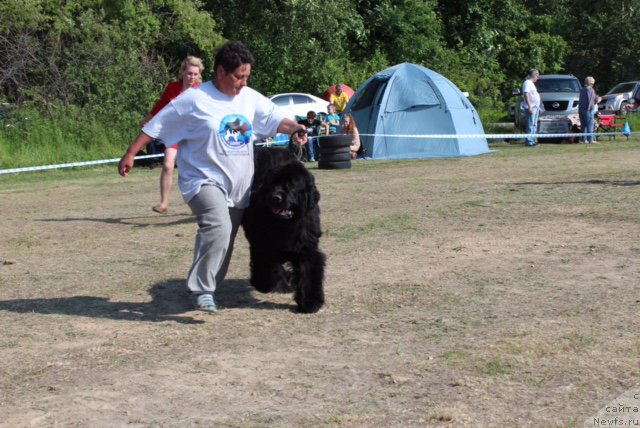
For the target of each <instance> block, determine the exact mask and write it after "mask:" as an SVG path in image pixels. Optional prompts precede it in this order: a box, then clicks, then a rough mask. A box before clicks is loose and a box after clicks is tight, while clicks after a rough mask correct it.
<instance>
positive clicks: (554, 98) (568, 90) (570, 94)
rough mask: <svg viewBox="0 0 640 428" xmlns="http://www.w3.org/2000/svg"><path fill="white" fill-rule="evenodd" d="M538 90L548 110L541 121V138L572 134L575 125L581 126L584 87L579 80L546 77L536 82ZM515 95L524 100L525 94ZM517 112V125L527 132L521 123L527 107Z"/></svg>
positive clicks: (518, 93)
mask: <svg viewBox="0 0 640 428" xmlns="http://www.w3.org/2000/svg"><path fill="white" fill-rule="evenodd" d="M536 88H537V89H538V93H539V94H540V99H541V100H542V104H543V105H544V109H545V112H544V113H542V114H540V119H539V121H538V133H539V134H564V133H568V132H572V129H573V126H574V125H580V118H579V116H578V99H579V98H580V89H581V88H582V86H581V85H580V81H579V80H578V79H577V78H576V77H575V76H573V75H571V74H542V75H540V77H539V78H538V81H537V82H536ZM513 95H520V96H521V95H522V93H521V92H520V89H518V88H516V89H514V90H513ZM515 110H516V111H515V114H516V115H515V125H516V127H517V128H520V129H522V130H524V128H525V122H524V121H523V120H521V117H522V112H523V107H522V106H521V104H517V105H516V109H515Z"/></svg>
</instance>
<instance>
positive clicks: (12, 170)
mask: <svg viewBox="0 0 640 428" xmlns="http://www.w3.org/2000/svg"><path fill="white" fill-rule="evenodd" d="M639 132H640V131H633V132H629V133H622V132H593V133H591V134H583V133H564V134H418V135H415V134H414V135H408V134H407V135H405V134H360V136H361V137H391V138H406V139H428V140H443V139H453V138H469V139H473V138H486V139H487V140H496V139H500V140H518V139H522V140H524V139H525V138H527V137H531V138H542V139H545V138H582V137H584V136H585V135H593V136H596V135H597V136H601V137H602V136H605V137H606V136H627V134H629V135H631V134H637V133H639ZM339 135H341V134H332V135H327V136H324V138H326V137H329V138H330V137H332V136H336V137H337V136H339ZM312 138H318V137H312ZM272 144H273V143H268V142H263V143H255V145H257V146H269V145H272ZM160 157H164V153H160V154H156V155H143V156H136V157H135V158H134V159H135V160H139V159H152V158H160ZM116 162H120V158H115V159H102V160H95V161H85V162H71V163H63V164H57V165H41V166H31V167H24V168H9V169H0V175H2V174H16V173H20V172H31V171H44V170H49V169H60V168H73V167H78V166H90V165H100V164H106V163H116Z"/></svg>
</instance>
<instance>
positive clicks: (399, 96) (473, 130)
mask: <svg viewBox="0 0 640 428" xmlns="http://www.w3.org/2000/svg"><path fill="white" fill-rule="evenodd" d="M345 113H351V114H352V115H353V118H354V119H355V122H356V125H357V127H358V131H359V133H360V140H361V141H362V143H363V145H364V147H365V157H368V158H373V159H410V158H436V157H457V156H473V155H478V154H483V153H488V152H489V147H488V144H487V139H486V138H485V137H484V135H485V134H484V129H483V127H482V123H481V122H480V117H479V116H478V113H477V112H476V110H475V108H474V107H473V106H472V105H471V103H470V102H469V100H468V99H467V97H466V96H465V95H464V94H463V93H462V92H460V89H458V88H457V87H456V85H454V84H453V83H452V82H451V81H450V80H448V79H446V78H445V77H444V76H442V75H440V74H438V73H436V72H435V71H432V70H429V69H428V68H425V67H421V66H419V65H415V64H410V63H402V64H398V65H396V66H393V67H391V68H388V69H386V70H384V71H381V72H379V73H377V74H376V75H374V76H372V77H370V78H369V79H368V80H367V81H366V82H364V83H363V84H362V85H361V86H360V87H359V88H358V90H357V91H356V93H355V94H354V96H353V97H352V98H351V99H350V101H349V104H348V105H347V108H346V110H345ZM429 135H432V136H433V137H429ZM457 135H472V136H470V137H457Z"/></svg>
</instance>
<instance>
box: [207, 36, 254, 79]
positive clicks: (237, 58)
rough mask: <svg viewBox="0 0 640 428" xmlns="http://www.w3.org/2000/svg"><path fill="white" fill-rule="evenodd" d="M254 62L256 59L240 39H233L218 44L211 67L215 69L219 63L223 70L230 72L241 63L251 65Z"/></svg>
mask: <svg viewBox="0 0 640 428" xmlns="http://www.w3.org/2000/svg"><path fill="white" fill-rule="evenodd" d="M255 62H256V59H255V58H254V57H253V54H252V53H251V51H250V50H249V49H248V48H247V47H246V46H245V45H244V44H243V43H242V42H241V41H239V40H234V41H233V42H228V43H225V44H224V45H222V46H220V48H219V49H218V51H217V52H216V58H215V61H214V63H213V69H214V70H217V69H218V66H219V65H221V66H222V68H224V71H226V72H227V73H231V72H232V71H234V70H235V69H236V68H238V67H240V66H241V65H243V64H250V65H251V66H253V64H254V63H255Z"/></svg>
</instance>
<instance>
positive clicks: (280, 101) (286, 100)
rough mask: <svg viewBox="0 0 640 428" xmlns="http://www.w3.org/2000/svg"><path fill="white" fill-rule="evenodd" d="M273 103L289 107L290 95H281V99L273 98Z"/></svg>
mask: <svg viewBox="0 0 640 428" xmlns="http://www.w3.org/2000/svg"><path fill="white" fill-rule="evenodd" d="M271 101H273V103H274V104H275V105H277V106H281V107H282V106H288V105H289V95H281V96H279V97H273V98H272V99H271Z"/></svg>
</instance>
